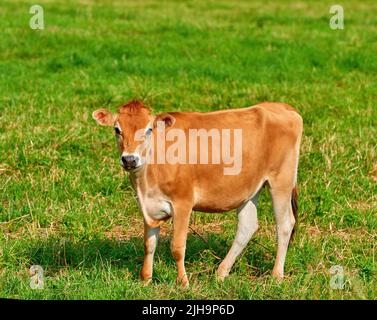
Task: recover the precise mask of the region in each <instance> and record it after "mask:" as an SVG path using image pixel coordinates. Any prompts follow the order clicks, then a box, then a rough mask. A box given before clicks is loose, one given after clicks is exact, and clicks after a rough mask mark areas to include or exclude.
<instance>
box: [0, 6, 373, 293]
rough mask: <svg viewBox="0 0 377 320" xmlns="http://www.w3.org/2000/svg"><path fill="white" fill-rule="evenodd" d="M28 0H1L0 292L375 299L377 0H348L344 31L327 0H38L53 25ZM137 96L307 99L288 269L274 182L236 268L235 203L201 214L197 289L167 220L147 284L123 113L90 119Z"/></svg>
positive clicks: (162, 104)
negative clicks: (176, 253) (38, 281)
mask: <svg viewBox="0 0 377 320" xmlns="http://www.w3.org/2000/svg"><path fill="white" fill-rule="evenodd" d="M33 4H35V2H32V1H18V0H17V1H13V0H3V1H2V2H1V5H0V34H1V38H0V297H2V298H17V299H376V298H377V262H376V248H377V241H376V240H377V233H376V231H377V154H376V145H377V106H376V101H377V59H376V56H377V55H376V52H377V41H376V40H377V3H376V2H375V1H373V0H367V1H362V2H360V1H356V0H350V1H344V4H343V5H344V16H345V20H344V21H345V22H344V24H345V28H344V30H332V29H331V28H330V27H329V20H330V17H331V14H330V13H329V8H330V6H331V5H332V4H333V2H331V1H316V2H313V3H312V2H309V1H288V0H285V1H261V0H257V1H246V0H244V1H240V0H237V1H163V2H160V1H157V0H155V1H149V0H148V1H121V0H114V1H105V0H103V1H96V2H94V1H63V0H61V1H47V0H40V1H38V4H40V5H41V6H42V7H43V9H44V23H45V28H44V29H43V30H33V29H31V28H30V27H29V20H30V18H31V16H32V14H30V13H29V9H30V7H31V5H33ZM132 98H138V99H142V100H143V101H145V103H146V104H148V105H149V106H151V107H152V108H153V109H154V110H155V112H162V111H207V110H218V109H225V108H234V107H244V106H249V105H253V104H256V103H257V102H261V101H266V100H268V101H281V102H286V103H289V104H291V105H293V106H294V107H295V108H297V109H298V110H299V112H300V113H301V115H302V117H303V119H304V136H303V141H302V146H301V158H300V165H299V176H298V189H299V222H298V228H297V233H296V235H295V238H294V241H293V243H292V244H291V245H290V248H289V250H288V255H287V260H286V267H285V271H286V278H285V280H284V281H283V282H282V283H278V282H276V281H275V280H274V279H273V278H272V277H271V271H272V267H273V263H274V258H275V252H276V243H275V223H274V219H273V213H272V207H271V203H270V197H269V194H268V192H267V190H264V191H263V192H262V195H261V198H260V203H259V211H258V216H259V224H260V228H259V230H258V232H257V233H256V235H255V236H254V237H253V239H252V240H251V241H250V243H249V245H248V246H247V248H246V250H245V251H244V253H243V254H242V256H241V257H240V259H239V260H237V262H236V264H235V266H234V268H233V270H232V272H231V274H230V276H229V277H228V278H227V279H226V280H225V282H224V283H218V282H217V281H216V277H215V271H216V269H217V267H218V265H219V263H220V262H221V259H222V258H223V257H224V256H225V254H226V253H227V251H228V250H229V248H230V246H231V243H232V241H233V239H234V236H235V231H236V222H237V217H236V214H235V212H228V213H226V214H203V213H200V212H195V213H193V215H192V220H191V229H190V234H189V237H188V243H187V253H186V270H187V272H188V274H189V278H190V285H191V286H190V288H189V289H187V290H183V289H180V288H178V287H176V286H175V278H176V271H177V270H176V266H175V261H174V259H173V258H172V256H171V253H170V236H171V228H172V224H171V222H168V223H167V224H166V225H165V226H164V227H163V229H162V234H161V237H160V241H159V245H158V247H157V251H156V256H155V264H154V266H155V269H154V279H153V281H152V283H151V284H150V285H149V286H146V287H144V286H143V284H142V283H141V282H140V281H139V272H140V268H141V264H142V258H143V241H142V234H143V222H142V215H141V213H139V210H138V207H137V203H136V200H135V195H134V192H133V190H132V188H131V185H130V182H129V180H128V177H127V174H126V173H125V172H123V171H122V169H121V167H120V166H119V162H118V161H119V159H118V153H117V149H116V144H115V138H114V136H113V131H112V129H111V128H103V127H99V126H97V125H96V124H95V122H94V121H93V119H92V118H91V113H92V111H93V110H95V109H98V108H100V107H105V108H108V109H110V110H113V111H115V109H116V107H117V106H119V105H120V104H122V103H123V102H125V101H128V100H130V99H132ZM32 265H40V266H42V268H43V270H44V289H42V290H38V289H32V288H31V287H30V285H29V282H30V275H29V268H30V267H31V266H32ZM334 266H339V267H341V268H342V270H343V275H344V278H343V281H344V282H343V288H342V289H333V288H332V287H331V285H330V284H331V277H332V276H333V275H332V274H331V273H330V269H331V268H332V267H334Z"/></svg>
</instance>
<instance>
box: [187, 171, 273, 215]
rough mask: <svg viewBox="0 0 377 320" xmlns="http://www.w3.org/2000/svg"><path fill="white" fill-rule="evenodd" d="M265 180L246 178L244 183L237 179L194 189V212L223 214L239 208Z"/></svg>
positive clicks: (253, 194) (227, 179)
mask: <svg viewBox="0 0 377 320" xmlns="http://www.w3.org/2000/svg"><path fill="white" fill-rule="evenodd" d="M265 181H266V179H265V178H262V177H260V178H258V179H253V178H251V177H248V179H247V180H245V181H244V182H240V181H239V180H237V178H232V177H230V178H225V180H222V179H220V181H217V182H216V181H211V184H210V185H206V184H204V185H202V186H200V187H197V188H195V205H194V210H197V211H202V212H225V211H229V210H233V209H236V208H239V207H240V206H241V205H242V204H243V203H245V202H246V201H248V200H250V199H251V198H253V197H254V196H255V195H256V194H257V193H258V191H259V190H260V189H261V188H262V186H263V184H264V183H265Z"/></svg>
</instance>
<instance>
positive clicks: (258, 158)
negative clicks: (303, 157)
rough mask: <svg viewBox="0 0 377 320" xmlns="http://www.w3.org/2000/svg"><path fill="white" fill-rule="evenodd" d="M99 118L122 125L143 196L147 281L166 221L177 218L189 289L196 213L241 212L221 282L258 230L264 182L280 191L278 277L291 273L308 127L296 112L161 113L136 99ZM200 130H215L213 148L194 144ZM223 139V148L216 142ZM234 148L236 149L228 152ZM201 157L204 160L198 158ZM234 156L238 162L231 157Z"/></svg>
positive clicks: (178, 254) (177, 244) (281, 108)
mask: <svg viewBox="0 0 377 320" xmlns="http://www.w3.org/2000/svg"><path fill="white" fill-rule="evenodd" d="M93 118H94V119H95V120H96V121H97V122H98V123H99V124H100V125H105V126H113V127H114V129H115V133H116V136H117V140H118V146H119V150H120V153H121V165H122V166H123V167H124V169H125V170H127V171H129V173H130V180H131V182H132V185H133V187H134V189H135V191H136V193H137V198H138V203H139V206H140V210H141V212H142V214H143V217H144V243H145V256H144V264H143V268H142V270H141V278H142V279H143V280H144V281H146V282H149V281H150V280H151V278H152V270H153V256H154V252H155V249H156V245H157V238H158V234H159V230H160V225H161V224H162V223H163V222H164V221H166V220H167V219H169V218H170V217H173V230H174V231H173V238H172V243H171V248H172V254H173V257H174V259H175V260H176V263H177V267H178V278H177V281H178V282H179V283H181V284H182V285H183V286H187V285H188V278H187V276H186V271H185V266H184V258H185V249H186V239H187V232H188V227H189V221H190V214H191V212H192V210H197V211H203V212H224V211H229V210H232V209H237V212H238V229H237V234H236V238H235V241H234V243H233V245H232V247H231V248H230V251H229V252H228V254H227V255H226V257H225V259H224V260H223V261H222V263H221V264H220V266H219V269H218V272H217V274H218V278H219V279H223V278H224V277H226V276H227V275H228V274H229V271H230V269H231V267H232V266H233V264H234V262H235V260H236V258H237V256H238V255H239V254H240V253H241V252H242V250H243V249H244V247H245V246H246V245H247V243H248V241H249V240H250V238H251V237H252V235H253V233H254V232H255V231H256V230H257V228H258V221H257V201H258V194H259V192H260V190H261V188H262V187H263V186H264V185H268V186H269V189H270V193H271V195H272V201H273V208H274V213H275V220H276V226H277V239H278V240H277V241H278V248H277V257H276V262H275V266H274V269H273V272H272V274H273V275H274V276H275V277H278V278H282V277H283V274H284V262H285V256H286V252H287V248H288V244H289V240H290V237H291V234H292V230H293V228H294V225H295V215H296V212H297V194H296V179H297V166H298V157H299V147H300V140H301V135H302V129H303V124H302V118H301V117H300V115H299V114H298V113H297V112H296V111H295V109H293V108H292V107H291V106H289V105H286V104H283V103H274V102H265V103H261V104H258V105H255V106H252V107H248V108H242V109H230V110H223V111H215V112H208V113H200V112H172V113H163V114H160V115H157V116H153V115H152V113H151V110H150V109H149V108H148V107H146V106H144V105H143V104H142V103H141V102H138V101H131V102H129V103H127V104H125V105H123V106H122V107H120V108H119V110H118V113H117V114H112V113H111V112H110V111H108V110H105V109H99V110H97V111H95V112H93ZM161 124H162V125H161ZM173 129H176V130H175V131H174V130H173ZM194 129H196V130H194ZM193 132H196V133H198V132H201V133H203V132H204V133H207V142H208V141H209V138H211V141H212V144H210V145H209V146H208V145H207V148H203V147H202V146H201V145H199V146H198V145H197V144H193V143H192V141H191V142H190V141H189V140H190V139H191V138H192V136H193V134H192V133H193ZM232 134H233V136H234V141H231V139H230V136H231V135H232ZM236 134H238V135H237V136H236ZM226 138H227V139H226ZM221 139H222V140H223V141H222V142H223V143H222V144H221V145H219V144H217V145H216V144H215V143H214V141H220V140H221ZM178 140H179V143H178ZM203 140H205V139H203ZM224 141H225V142H224ZM226 142H228V144H227V143H226ZM227 146H228V147H229V149H230V150H232V149H233V153H232V152H230V153H228V154H227V153H226V150H227V148H226V147H227ZM166 147H168V148H170V150H168V151H166ZM189 153H190V155H189ZM205 153H207V154H205ZM224 154H225V156H224ZM237 155H238V157H237ZM202 156H203V159H202ZM221 156H223V157H221ZM169 157H170V158H169ZM199 158H200V160H203V161H200V162H199V163H198V162H197V160H198V159H199ZM195 159H196V161H195ZM209 159H211V160H212V161H209ZM232 159H233V160H234V161H233V162H234V163H233V164H232V163H231V162H230V161H229V160H232ZM236 160H237V163H235V162H236ZM231 165H233V167H231Z"/></svg>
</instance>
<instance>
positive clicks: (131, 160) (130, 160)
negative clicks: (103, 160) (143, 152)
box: [122, 155, 136, 169]
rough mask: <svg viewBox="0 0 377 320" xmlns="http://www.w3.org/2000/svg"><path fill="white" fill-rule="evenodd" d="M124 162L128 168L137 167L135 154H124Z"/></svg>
mask: <svg viewBox="0 0 377 320" xmlns="http://www.w3.org/2000/svg"><path fill="white" fill-rule="evenodd" d="M122 163H123V166H124V167H125V168H126V169H133V168H135V167H136V157H135V156H133V155H128V156H122Z"/></svg>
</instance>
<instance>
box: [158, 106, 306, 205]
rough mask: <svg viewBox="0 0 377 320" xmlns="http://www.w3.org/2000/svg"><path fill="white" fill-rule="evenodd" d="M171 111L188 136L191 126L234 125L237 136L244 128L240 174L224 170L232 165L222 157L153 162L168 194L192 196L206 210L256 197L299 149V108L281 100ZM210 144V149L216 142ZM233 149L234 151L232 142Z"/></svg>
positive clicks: (160, 183) (227, 126) (161, 183)
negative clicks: (197, 161)
mask: <svg viewBox="0 0 377 320" xmlns="http://www.w3.org/2000/svg"><path fill="white" fill-rule="evenodd" d="M170 114H171V115H173V116H174V118H175V119H176V121H175V124H174V126H173V127H174V128H180V129H182V130H184V131H185V133H186V137H189V130H190V129H205V130H211V129H216V130H220V131H221V130H227V129H230V131H231V132H232V135H231V137H232V139H233V137H234V136H233V134H234V132H235V131H234V130H235V129H241V130H242V165H241V169H240V172H239V173H238V174H234V175H232V174H230V175H229V174H228V175H225V174H224V168H229V167H230V166H229V165H227V164H225V163H224V162H223V161H222V160H221V163H220V164H212V163H209V164H174V165H172V164H164V165H154V166H155V168H156V170H157V171H158V173H157V174H158V177H159V178H158V181H159V182H158V183H159V185H160V188H161V189H162V190H163V192H164V193H165V194H167V195H168V196H170V197H187V198H188V201H193V203H194V209H195V210H198V211H204V212H221V211H227V210H231V209H234V208H237V207H239V206H240V205H241V204H242V203H243V202H244V201H245V200H246V199H249V198H251V197H252V196H253V194H255V192H257V191H258V189H259V188H260V187H261V185H262V184H263V183H264V182H265V181H266V180H267V179H268V176H269V175H271V174H275V173H276V172H277V171H279V169H280V166H281V165H282V164H283V163H284V159H285V158H286V157H287V156H291V154H293V153H294V151H295V145H296V144H297V139H298V138H299V137H300V136H301V131H302V119H301V117H300V116H299V114H298V113H297V112H296V111H295V109H294V108H293V107H291V106H289V105H286V104H281V103H261V104H258V105H255V106H252V107H249V108H241V109H230V110H221V111H215V112H208V113H199V112H174V113H170ZM232 139H231V140H230V141H233V140H232ZM187 146H188V142H187ZM209 146H210V150H209V153H210V154H211V152H212V151H213V150H211V143H209ZM230 150H231V152H233V147H232V148H231V149H230ZM187 151H188V152H190V150H189V149H187ZM231 155H232V154H231ZM209 159H211V156H209Z"/></svg>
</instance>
